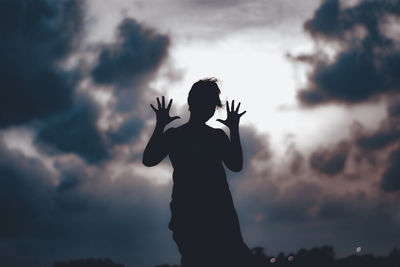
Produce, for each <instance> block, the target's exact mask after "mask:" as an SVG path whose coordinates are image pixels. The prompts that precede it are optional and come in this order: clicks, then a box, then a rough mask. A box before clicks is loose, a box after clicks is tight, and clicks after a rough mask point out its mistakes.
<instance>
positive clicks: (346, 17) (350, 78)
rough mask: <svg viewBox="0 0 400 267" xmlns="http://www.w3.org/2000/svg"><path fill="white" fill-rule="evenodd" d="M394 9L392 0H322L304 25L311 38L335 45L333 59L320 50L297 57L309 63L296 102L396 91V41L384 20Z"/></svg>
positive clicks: (399, 83) (397, 9) (398, 6)
mask: <svg viewBox="0 0 400 267" xmlns="http://www.w3.org/2000/svg"><path fill="white" fill-rule="evenodd" d="M399 13H400V2H399V1H398V0H384V1H377V0H373V1H360V2H359V4H358V5H355V6H353V7H347V8H344V7H342V6H341V1H339V0H325V1H323V2H322V4H321V6H320V7H319V8H318V9H317V10H316V11H315V13H314V16H313V18H312V19H310V20H308V21H307V22H306V23H305V24H304V29H305V30H306V31H307V32H308V33H310V34H311V36H312V37H313V38H314V39H315V40H316V41H321V40H322V41H323V42H325V43H327V44H328V45H329V44H335V45H337V46H339V49H336V50H337V53H336V55H335V56H334V58H333V60H330V59H329V57H327V56H326V55H325V54H324V53H323V52H321V51H319V52H315V53H314V54H311V55H300V56H299V57H298V59H299V60H302V59H304V58H307V59H308V60H307V61H308V62H309V63H310V64H311V66H312V72H311V73H310V74H309V84H308V86H307V87H306V88H304V89H302V90H300V91H299V94H298V98H299V100H300V101H301V103H302V104H305V105H317V104H321V103H325V102H342V103H350V104H351V103H359V102H362V101H367V100H369V99H371V98H373V97H376V96H380V95H382V94H390V93H398V92H399V88H400V79H399V77H398V75H397V74H398V73H399V71H400V49H399V46H398V44H399V43H398V40H396V39H395V38H394V37H393V35H392V34H388V33H387V30H386V28H388V27H389V26H388V25H386V24H388V23H386V22H388V21H390V20H389V18H391V17H398V14H399ZM385 23H386V24H385ZM310 58H312V60H310Z"/></svg>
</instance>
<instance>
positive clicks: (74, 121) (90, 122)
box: [37, 95, 110, 163]
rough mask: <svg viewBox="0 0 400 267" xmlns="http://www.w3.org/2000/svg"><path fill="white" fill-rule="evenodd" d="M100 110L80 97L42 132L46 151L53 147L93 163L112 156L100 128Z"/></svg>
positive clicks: (48, 122) (40, 139) (85, 98)
mask: <svg viewBox="0 0 400 267" xmlns="http://www.w3.org/2000/svg"><path fill="white" fill-rule="evenodd" d="M98 117H99V110H98V107H97V106H96V104H95V103H94V102H93V101H92V100H90V99H89V98H88V97H87V96H85V95H77V99H76V100H75V102H74V105H73V108H72V109H71V110H69V111H68V112H64V113H62V114H60V115H59V116H55V117H53V118H51V119H48V120H47V121H46V123H45V125H44V126H43V127H42V128H41V129H40V130H39V133H38V136H37V139H38V142H39V143H41V144H42V147H43V148H44V149H47V152H51V148H55V149H56V150H55V151H54V152H56V151H63V152H66V153H76V154H78V155H80V156H81V157H83V158H84V159H85V160H87V161H88V162H90V163H96V162H98V161H100V160H102V159H106V158H108V156H109V153H110V152H109V151H108V149H109V148H108V147H107V140H106V138H105V137H104V136H103V135H102V133H101V132H100V131H99V129H98V128H97V125H96V123H97V120H98Z"/></svg>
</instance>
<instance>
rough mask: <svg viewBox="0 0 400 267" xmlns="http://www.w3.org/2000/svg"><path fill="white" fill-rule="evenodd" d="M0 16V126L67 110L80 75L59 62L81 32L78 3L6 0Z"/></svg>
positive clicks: (20, 122) (2, 5) (75, 43)
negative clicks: (64, 68) (63, 67)
mask: <svg viewBox="0 0 400 267" xmlns="http://www.w3.org/2000/svg"><path fill="white" fill-rule="evenodd" d="M0 17H1V23H0V24H1V27H0V35H1V39H2V41H1V43H0V72H1V73H2V75H1V78H0V83H1V86H2V89H1V90H0V114H1V115H0V127H7V126H10V125H15V124H22V123H26V122H29V121H31V120H33V119H43V118H47V117H49V116H51V115H54V114H57V113H60V112H63V111H65V110H68V109H69V108H70V107H71V105H72V98H73V92H74V86H75V85H76V82H77V79H78V76H79V75H78V73H76V72H75V71H66V70H63V69H61V68H60V66H59V64H60V63H61V61H62V60H64V59H66V57H68V55H69V54H70V53H71V51H72V50H73V49H74V48H75V46H76V45H77V41H78V40H79V38H80V36H81V28H82V2H81V1H78V0H76V1H74V0H62V1H43V0H39V1H35V2H32V1H25V0H18V1H11V0H6V1H1V3H0Z"/></svg>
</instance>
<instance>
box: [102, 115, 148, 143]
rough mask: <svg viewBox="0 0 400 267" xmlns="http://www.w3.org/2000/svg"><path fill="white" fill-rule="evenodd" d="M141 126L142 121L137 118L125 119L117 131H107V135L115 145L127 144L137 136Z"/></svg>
mask: <svg viewBox="0 0 400 267" xmlns="http://www.w3.org/2000/svg"><path fill="white" fill-rule="evenodd" d="M143 125H144V121H143V120H141V119H139V118H137V117H131V118H127V119H125V121H124V122H123V123H122V124H121V125H120V126H119V127H118V129H116V130H110V131H108V132H107V135H108V137H109V139H110V140H111V141H112V142H113V143H115V144H124V143H128V142H129V141H130V140H132V139H133V138H135V137H137V136H138V134H139V133H140V130H141V129H142V128H143Z"/></svg>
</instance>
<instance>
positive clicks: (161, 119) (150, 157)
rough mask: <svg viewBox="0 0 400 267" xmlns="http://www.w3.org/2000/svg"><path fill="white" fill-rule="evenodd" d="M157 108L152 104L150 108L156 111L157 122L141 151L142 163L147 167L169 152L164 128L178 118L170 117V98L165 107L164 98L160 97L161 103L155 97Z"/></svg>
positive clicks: (155, 163)
mask: <svg viewBox="0 0 400 267" xmlns="http://www.w3.org/2000/svg"><path fill="white" fill-rule="evenodd" d="M157 105H158V109H156V108H155V107H154V106H153V105H152V104H150V106H151V108H152V109H153V110H154V112H155V113H156V117H157V122H156V127H155V129H154V132H153V134H152V135H151V137H150V140H149V142H148V143H147V146H146V148H145V150H144V152H143V160H142V162H143V164H144V165H145V166H147V167H152V166H155V165H157V164H158V163H160V162H161V161H162V160H163V159H164V158H165V157H166V156H167V155H168V153H169V151H168V138H167V137H168V132H169V131H168V130H167V131H166V132H165V133H164V128H165V126H167V124H168V123H170V122H171V121H173V120H176V119H179V118H180V117H179V116H174V117H171V116H170V115H169V111H170V109H171V105H172V99H171V100H170V101H169V104H168V106H167V107H165V99H164V97H162V103H160V99H159V98H158V97H157Z"/></svg>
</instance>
